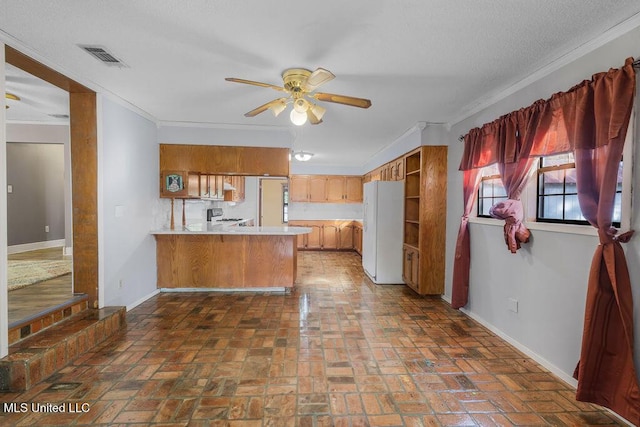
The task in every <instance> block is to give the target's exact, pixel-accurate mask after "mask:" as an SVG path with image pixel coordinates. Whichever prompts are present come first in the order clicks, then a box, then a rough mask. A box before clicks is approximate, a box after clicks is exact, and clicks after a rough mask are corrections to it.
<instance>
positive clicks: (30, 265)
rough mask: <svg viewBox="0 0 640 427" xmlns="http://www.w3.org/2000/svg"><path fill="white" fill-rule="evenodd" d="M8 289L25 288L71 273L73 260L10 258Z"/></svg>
mask: <svg viewBox="0 0 640 427" xmlns="http://www.w3.org/2000/svg"><path fill="white" fill-rule="evenodd" d="M8 267H9V268H8V270H9V274H8V276H9V286H8V289H9V290H10V291H13V290H15V289H20V288H24V287H25V286H29V285H33V284H34V283H38V282H42V281H43V280H49V279H53V278H55V277H59V276H62V275H65V274H68V273H71V260H29V261H23V260H9V262H8Z"/></svg>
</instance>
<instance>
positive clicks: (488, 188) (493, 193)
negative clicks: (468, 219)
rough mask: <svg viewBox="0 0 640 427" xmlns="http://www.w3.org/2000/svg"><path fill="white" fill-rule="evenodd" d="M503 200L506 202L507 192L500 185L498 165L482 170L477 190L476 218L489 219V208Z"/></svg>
mask: <svg viewBox="0 0 640 427" xmlns="http://www.w3.org/2000/svg"><path fill="white" fill-rule="evenodd" d="M504 200H507V192H506V190H505V189H504V185H502V180H501V179H500V172H499V171H498V165H497V164H493V165H491V166H487V167H485V168H483V170H482V178H481V180H480V189H479V190H478V216H479V217H490V215H489V209H491V206H493V205H495V204H496V203H498V202H502V201H504Z"/></svg>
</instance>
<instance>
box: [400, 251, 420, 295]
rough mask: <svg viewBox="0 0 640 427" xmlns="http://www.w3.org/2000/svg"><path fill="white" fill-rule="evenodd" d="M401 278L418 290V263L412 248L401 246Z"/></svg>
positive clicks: (415, 252)
mask: <svg viewBox="0 0 640 427" xmlns="http://www.w3.org/2000/svg"><path fill="white" fill-rule="evenodd" d="M402 252H403V258H402V278H403V279H404V281H405V283H406V284H407V285H409V287H410V288H411V289H413V290H414V291H416V292H418V271H419V268H420V263H419V259H418V256H417V255H418V254H417V251H416V250H415V249H414V248H410V247H407V246H405V247H403V248H402Z"/></svg>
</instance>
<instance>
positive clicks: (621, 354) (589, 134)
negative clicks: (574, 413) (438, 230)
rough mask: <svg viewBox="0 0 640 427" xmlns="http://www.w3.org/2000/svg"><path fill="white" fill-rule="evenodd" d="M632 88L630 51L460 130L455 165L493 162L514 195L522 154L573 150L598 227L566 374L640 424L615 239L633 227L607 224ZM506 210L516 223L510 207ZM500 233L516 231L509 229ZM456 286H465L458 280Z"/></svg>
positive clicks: (526, 157)
mask: <svg viewBox="0 0 640 427" xmlns="http://www.w3.org/2000/svg"><path fill="white" fill-rule="evenodd" d="M635 90H636V89H635V72H634V70H633V59H632V58H629V59H627V61H626V63H625V66H624V67H623V68H621V69H619V70H618V69H612V70H609V71H608V72H606V73H600V74H596V75H594V76H593V78H592V79H591V80H585V81H584V82H582V83H581V84H579V85H577V86H575V87H574V88H572V89H570V90H569V91H567V92H563V93H558V94H556V95H554V96H553V97H552V98H551V99H550V100H547V101H538V102H536V103H535V104H533V105H532V106H531V107H527V108H525V109H523V110H520V111H519V112H516V113H512V114H510V115H507V116H503V117H501V118H499V119H498V120H496V121H494V122H491V123H487V124H485V125H484V126H482V127H481V128H479V129H473V130H472V131H470V133H469V134H470V135H480V137H471V138H467V137H465V150H464V153H463V158H462V160H461V162H460V170H463V171H465V172H467V171H469V170H473V169H476V168H482V167H484V166H487V165H490V164H492V163H496V162H497V163H499V164H500V165H501V166H500V169H501V175H502V176H503V182H504V184H505V187H507V190H508V191H509V192H510V193H509V194H510V198H511V195H512V194H513V195H514V196H519V194H518V188H520V189H521V188H522V186H523V185H524V180H526V173H527V172H528V171H527V166H528V163H529V162H530V158H535V157H539V156H549V155H553V154H559V153H564V152H568V151H573V152H574V156H575V161H576V179H577V187H578V199H579V203H580V209H581V211H582V213H583V215H584V217H585V218H586V219H587V220H588V221H589V222H590V223H591V224H592V225H593V226H594V227H596V228H597V229H598V235H599V238H600V245H599V246H598V248H597V249H596V253H595V255H594V258H593V260H592V264H591V271H590V275H589V283H588V290H587V303H586V311H585V325H584V330H583V341H582V351H581V355H580V362H579V364H578V367H577V368H576V371H575V374H574V375H575V377H576V378H577V379H578V390H577V395H576V398H577V399H578V400H582V401H588V402H592V403H597V404H600V405H602V406H606V407H608V408H610V409H612V410H614V411H615V412H617V413H618V414H620V415H622V416H623V417H625V418H627V419H628V420H630V421H631V422H633V423H635V424H637V425H640V391H639V387H638V380H637V376H636V370H635V368H634V361H633V344H634V343H633V336H634V334H633V301H632V294H631V282H630V278H629V272H628V269H627V264H626V259H625V255H624V251H623V250H622V247H621V245H620V243H621V242H625V241H627V240H628V239H629V238H630V237H631V235H632V234H633V232H632V231H630V232H628V233H624V234H623V235H620V236H618V235H617V230H615V229H614V228H613V227H612V226H611V224H612V214H613V205H614V198H615V192H616V185H617V175H618V167H619V163H620V160H621V158H622V148H623V145H624V140H625V136H626V131H627V128H628V124H629V120H630V116H631V110H632V106H633V99H634V96H635ZM534 113H536V114H537V115H536V114H534ZM514 120H515V128H516V130H517V132H516V135H519V136H520V138H517V137H514V136H513V133H510V131H509V132H506V131H505V129H511V128H513V126H514V125H513V123H511V122H513V121H514ZM523 171H524V172H525V173H524V174H523ZM511 188H512V189H513V191H514V192H513V193H511V191H510V189H511ZM466 191H467V190H466V188H465V192H466ZM466 199H467V196H466V194H465V200H466ZM514 199H515V197H514ZM504 210H505V211H506V214H509V211H510V210H513V211H518V204H517V203H513V200H512V201H510V206H508V207H506V208H505V209H504ZM465 212H466V206H465ZM506 216H507V217H509V215H506ZM511 217H513V220H512V222H513V223H514V225H515V226H517V221H516V220H517V218H518V213H517V212H516V213H515V216H514V215H511ZM518 229H519V228H516V230H518ZM505 231H506V230H505ZM506 234H514V236H516V235H517V232H514V231H513V230H510V231H509V233H506ZM466 238H467V239H468V236H467V237H466ZM459 241H460V237H459ZM508 244H509V243H508ZM511 245H513V242H512V243H511ZM510 247H513V246H510ZM516 249H517V242H516ZM456 254H457V252H456ZM456 256H457V255H456ZM456 261H457V260H456ZM456 265H457V264H454V276H455V268H456ZM466 265H467V266H468V265H469V262H467V263H466ZM467 277H468V273H467ZM455 289H456V283H455V282H454V290H455ZM458 289H459V290H461V291H464V290H465V288H464V287H461V286H459V285H458ZM466 289H468V281H467V288H466ZM457 300H460V301H465V302H466V297H462V296H459V295H458V296H457Z"/></svg>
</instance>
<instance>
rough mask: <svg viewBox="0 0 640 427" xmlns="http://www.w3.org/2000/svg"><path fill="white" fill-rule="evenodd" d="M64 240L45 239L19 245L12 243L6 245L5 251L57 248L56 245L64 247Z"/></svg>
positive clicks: (16, 251)
mask: <svg viewBox="0 0 640 427" xmlns="http://www.w3.org/2000/svg"><path fill="white" fill-rule="evenodd" d="M64 244H65V240H64V239H58V240H47V241H45V242H34V243H24V244H21V245H12V246H9V247H7V253H9V254H18V253H20V252H28V251H35V250H38V249H48V248H57V247H58V246H60V247H64Z"/></svg>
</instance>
